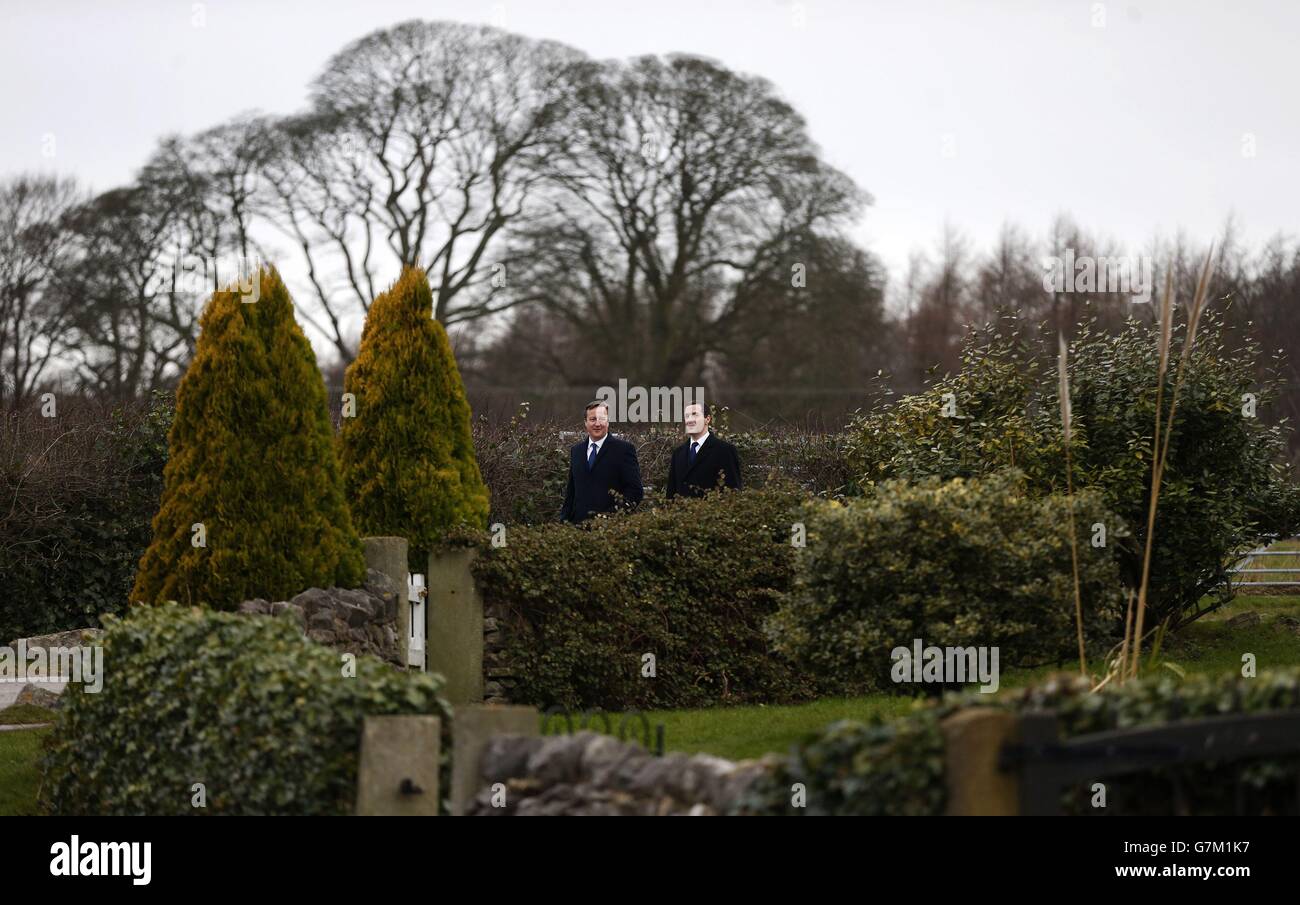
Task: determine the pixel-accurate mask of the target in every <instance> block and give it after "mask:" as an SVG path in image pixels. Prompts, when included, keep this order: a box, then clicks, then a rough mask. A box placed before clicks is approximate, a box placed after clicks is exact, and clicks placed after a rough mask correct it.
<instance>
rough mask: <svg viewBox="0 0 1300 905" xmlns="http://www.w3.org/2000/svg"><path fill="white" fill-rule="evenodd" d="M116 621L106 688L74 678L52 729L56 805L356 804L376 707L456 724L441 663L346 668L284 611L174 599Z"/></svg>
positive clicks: (238, 807)
mask: <svg viewBox="0 0 1300 905" xmlns="http://www.w3.org/2000/svg"><path fill="white" fill-rule="evenodd" d="M108 621H109V630H108V632H107V633H106V635H105V636H104V639H103V641H104V666H105V679H104V686H103V689H102V690H101V691H100V692H99V693H96V694H90V693H82V691H81V689H80V688H79V687H78V686H76V685H74V686H71V687H69V688H68V690H67V691H66V692H65V693H64V700H65V701H66V702H67V703H66V705H65V706H64V708H63V709H62V710H61V713H60V717H59V723H58V725H57V726H56V727H55V728H54V729H53V731H52V732H51V734H50V737H49V741H48V745H47V751H46V755H45V758H44V762H43V766H44V770H45V781H44V783H43V786H42V799H41V800H42V805H43V807H44V808H45V810H46V811H47V812H49V813H52V814H61V815H71V814H89V815H100V814H111V815H127V814H150V815H158V814H175V815H181V814H302V815H317V814H338V815H346V814H349V813H351V811H352V806H353V803H354V800H355V788H356V773H357V760H358V756H359V745H360V738H361V728H362V724H363V722H364V719H365V717H366V716H369V715H379V714H400V713H428V714H435V715H438V716H440V717H442V718H443V726H444V730H445V729H446V728H447V727H448V724H449V720H448V716H449V713H450V711H449V709H448V707H447V704H446V703H445V702H444V701H443V700H442V698H441V697H440V696H439V691H440V689H441V685H442V683H441V679H440V678H439V677H437V676H434V675H430V674H419V673H404V672H398V671H396V670H394V669H392V668H391V667H390V666H388V665H386V664H384V663H382V662H380V661H379V660H376V659H373V658H370V657H359V658H357V661H356V676H355V677H345V676H344V675H343V668H342V661H341V657H340V654H339V653H338V652H337V651H334V650H331V649H330V648H327V647H324V646H321V645H317V644H315V643H313V642H311V641H308V640H307V639H306V638H304V637H303V636H302V634H301V633H300V631H299V629H298V627H297V625H296V624H294V623H292V622H291V621H289V620H286V619H273V618H269V617H265V616H244V615H239V614H233V613H217V612H212V611H209V610H205V609H199V608H194V609H190V608H180V607H177V606H165V605H164V606H159V607H141V608H135V609H133V611H132V612H131V614H130V615H129V617H128V618H126V619H121V620H119V619H110V620H108ZM194 783H203V784H204V786H205V788H206V793H207V807H206V809H199V808H194V807H193V806H192V805H191V799H192V796H193V795H194V792H193V791H192V788H191V787H192V785H193V784H194Z"/></svg>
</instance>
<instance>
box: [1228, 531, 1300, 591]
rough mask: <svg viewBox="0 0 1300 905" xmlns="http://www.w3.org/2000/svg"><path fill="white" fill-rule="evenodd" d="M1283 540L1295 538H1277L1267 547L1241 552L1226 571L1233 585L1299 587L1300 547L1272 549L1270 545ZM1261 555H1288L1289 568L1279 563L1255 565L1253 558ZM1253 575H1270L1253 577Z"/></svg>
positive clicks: (1275, 561)
mask: <svg viewBox="0 0 1300 905" xmlns="http://www.w3.org/2000/svg"><path fill="white" fill-rule="evenodd" d="M1284 540H1285V541H1294V540H1296V538H1286V539H1279V540H1277V541H1274V542H1273V544H1270V545H1269V546H1268V547H1264V548H1260V549H1258V550H1251V551H1250V552H1249V553H1245V554H1243V555H1242V557H1241V559H1240V560H1238V561H1237V563H1236V564H1235V565H1233V566H1232V567H1231V568H1229V569H1228V573H1229V574H1230V575H1231V576H1232V577H1231V581H1232V585H1233V587H1237V588H1240V587H1300V549H1296V550H1274V549H1272V547H1274V546H1276V545H1277V544H1278V543H1282V542H1284ZM1263 556H1289V557H1291V559H1292V560H1293V562H1292V563H1291V564H1290V566H1289V568H1281V567H1279V566H1280V563H1279V565H1278V566H1267V565H1255V563H1256V559H1255V558H1256V557H1263ZM1263 562H1273V563H1278V560H1264V561H1263ZM1255 575H1266V576H1272V577H1269V578H1254V577H1253V576H1255ZM1283 576H1286V577H1283Z"/></svg>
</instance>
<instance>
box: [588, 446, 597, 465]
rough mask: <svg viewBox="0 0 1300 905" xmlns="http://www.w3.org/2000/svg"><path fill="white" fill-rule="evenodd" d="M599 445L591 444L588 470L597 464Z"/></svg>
mask: <svg viewBox="0 0 1300 905" xmlns="http://www.w3.org/2000/svg"><path fill="white" fill-rule="evenodd" d="M597 449H599V447H597V446H596V444H595V443H593V444H591V454H590V455H588V456H587V471H591V469H592V468H594V467H595V466H596V450H597Z"/></svg>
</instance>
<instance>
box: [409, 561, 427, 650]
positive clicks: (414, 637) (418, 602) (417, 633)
mask: <svg viewBox="0 0 1300 905" xmlns="http://www.w3.org/2000/svg"><path fill="white" fill-rule="evenodd" d="M428 597H429V589H428V588H427V587H425V585H424V576H423V575H419V574H416V575H409V574H408V576H407V588H406V599H407V601H409V605H410V607H411V618H410V620H409V622H410V628H409V629H408V630H407V631H408V634H409V637H408V638H407V644H406V663H407V665H408V666H414V667H415V668H416V669H418V670H420V672H425V671H426V669H425V665H424V637H425V621H424V605H425V602H426V601H427V600H428Z"/></svg>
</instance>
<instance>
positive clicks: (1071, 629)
mask: <svg viewBox="0 0 1300 905" xmlns="http://www.w3.org/2000/svg"><path fill="white" fill-rule="evenodd" d="M1074 506H1075V513H1076V516H1075V517H1076V520H1077V533H1078V539H1079V573H1080V586H1081V590H1082V598H1083V612H1084V631H1085V638H1086V640H1087V641H1088V643H1089V647H1090V648H1091V649H1092V650H1093V651H1094V652H1095V651H1096V649H1097V648H1096V645H1098V644H1100V643H1104V642H1106V641H1108V640H1109V639H1110V638H1111V636H1112V635H1114V634H1115V633H1116V632H1117V630H1118V629H1119V628H1120V627H1121V620H1122V618H1123V611H1122V609H1121V597H1120V586H1119V578H1118V574H1117V571H1116V568H1115V563H1114V559H1113V558H1112V557H1111V556H1110V555H1109V551H1107V550H1106V549H1103V548H1094V547H1092V546H1091V545H1090V543H1089V538H1090V536H1091V530H1090V527H1089V526H1091V525H1092V524H1094V523H1096V522H1101V523H1103V524H1105V525H1107V527H1108V528H1109V529H1110V533H1111V534H1112V535H1113V534H1115V533H1117V531H1118V528H1119V523H1118V521H1117V520H1116V519H1115V517H1114V516H1112V515H1110V514H1108V513H1107V512H1106V511H1105V510H1104V509H1103V508H1102V507H1101V505H1100V503H1099V502H1098V498H1097V496H1096V495H1094V494H1080V495H1078V496H1076V498H1075V500H1074ZM1068 511H1069V510H1068V509H1067V503H1066V500H1065V499H1064V498H1063V497H1043V498H1034V497H1031V496H1028V495H1027V494H1026V493H1025V488H1024V481H1023V478H1022V476H1021V475H1020V474H1019V473H1018V472H1007V473H1004V474H1000V475H995V476H993V477H990V478H986V479H983V480H960V479H958V480H954V481H949V482H943V481H939V480H936V479H927V480H924V481H920V482H918V483H917V484H908V483H907V482H904V481H893V482H888V483H885V484H882V485H879V486H877V487H875V488H874V489H873V490H872V491H870V493H869V494H868V496H867V497H865V498H863V499H860V500H853V501H851V502H849V503H847V504H841V503H837V502H817V503H813V504H811V505H810V506H809V507H808V508H807V509H806V510H805V513H804V516H803V518H804V519H805V521H806V525H807V529H808V537H807V546H806V548H804V549H802V550H800V551H799V556H798V557H797V561H796V579H795V586H794V591H793V593H791V594H790V595H789V597H788V598H787V600H786V601H785V603H784V604H783V605H782V606H781V608H780V610H779V611H778V612H777V613H776V615H775V616H774V617H773V618H772V620H771V623H770V625H769V632H770V634H771V637H772V641H773V644H774V646H775V648H776V649H777V650H778V651H780V652H782V653H784V654H786V655H788V656H789V657H791V658H792V659H793V660H796V661H797V662H800V663H803V664H806V665H807V667H808V668H809V669H810V670H813V671H815V672H816V673H818V674H819V675H824V676H829V677H836V678H838V679H841V680H844V681H856V680H862V681H874V682H875V684H876V686H877V687H879V688H883V689H889V688H891V687H892V686H893V683H892V682H891V680H890V670H891V668H892V667H893V666H894V660H893V659H892V658H891V656H890V654H891V652H892V651H893V650H894V648H895V647H898V646H902V647H906V648H909V649H910V648H911V647H912V643H913V640H914V639H917V638H919V639H921V640H922V642H923V643H924V645H925V646H930V645H937V646H940V647H947V646H958V647H966V646H971V645H974V646H982V647H997V648H998V649H999V666H1000V667H1001V668H1006V667H1008V666H1033V665H1042V664H1044V663H1050V662H1058V663H1059V662H1062V661H1064V660H1066V659H1069V658H1071V657H1074V658H1076V659H1077V656H1078V642H1077V630H1076V623H1075V604H1074V584H1073V570H1072V567H1071V555H1070V538H1069V521H1068V516H1067V513H1068Z"/></svg>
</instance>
